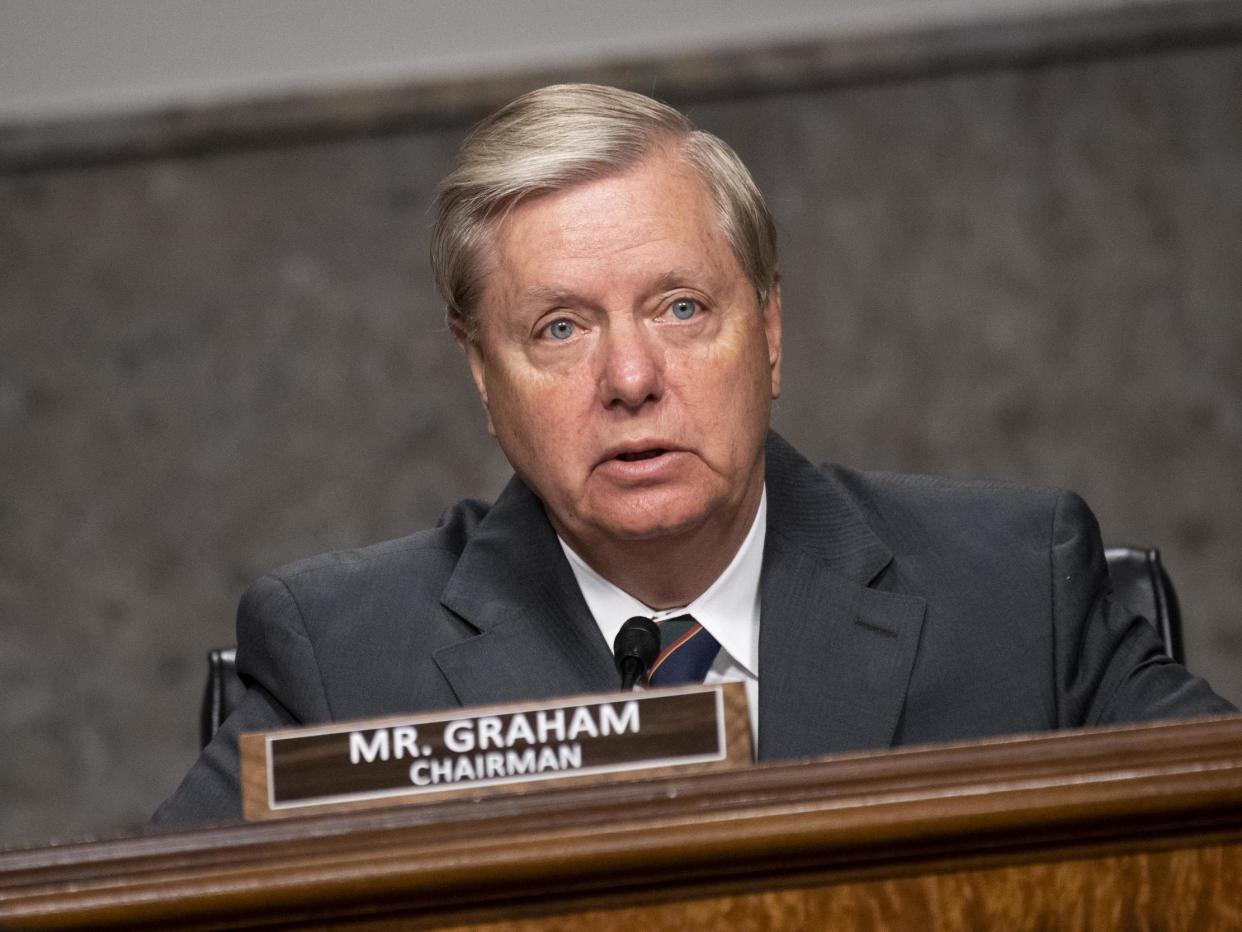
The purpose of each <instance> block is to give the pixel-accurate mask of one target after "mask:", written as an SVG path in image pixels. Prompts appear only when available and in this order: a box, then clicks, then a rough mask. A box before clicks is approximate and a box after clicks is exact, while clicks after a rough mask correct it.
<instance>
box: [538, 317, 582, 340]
mask: <svg viewBox="0 0 1242 932" xmlns="http://www.w3.org/2000/svg"><path fill="white" fill-rule="evenodd" d="M575 329H576V328H575V327H574V322H573V321H572V320H565V319H564V318H562V319H561V320H554V321H552V323H550V324H548V326H547V327H545V328H544V330H545V332H546V333H547V334H548V336H550V337H551V338H552V339H553V340H568V339H569V338H570V337H572V336H573V335H574V330H575Z"/></svg>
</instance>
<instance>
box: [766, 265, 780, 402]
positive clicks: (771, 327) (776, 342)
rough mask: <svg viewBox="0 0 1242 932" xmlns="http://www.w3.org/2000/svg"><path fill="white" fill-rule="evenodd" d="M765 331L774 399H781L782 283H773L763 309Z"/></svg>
mask: <svg viewBox="0 0 1242 932" xmlns="http://www.w3.org/2000/svg"><path fill="white" fill-rule="evenodd" d="M763 330H764V333H765V335H766V336H767V338H768V366H769V367H770V368H771V370H772V397H773V398H779V397H781V283H780V282H779V281H777V282H773V283H772V288H771V290H769V291H768V304H767V307H765V308H764V309H763Z"/></svg>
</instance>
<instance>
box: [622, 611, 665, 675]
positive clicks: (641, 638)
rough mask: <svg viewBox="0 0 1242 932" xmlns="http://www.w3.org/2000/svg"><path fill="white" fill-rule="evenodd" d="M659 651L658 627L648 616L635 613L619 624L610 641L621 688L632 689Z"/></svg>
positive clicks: (645, 673) (645, 672)
mask: <svg viewBox="0 0 1242 932" xmlns="http://www.w3.org/2000/svg"><path fill="white" fill-rule="evenodd" d="M659 653H660V627H659V625H657V624H656V623H655V622H654V621H652V620H651V619H650V618H644V617H643V616H642V615H635V616H634V617H633V618H631V619H630V620H629V621H627V622H626V623H625V624H623V625H622V626H621V630H620V631H618V632H617V638H616V640H614V641H613V642H612V654H613V658H614V659H615V660H616V662H617V672H618V673H620V674H621V688H622V689H623V690H624V689H633V688H634V684H635V683H637V682H638V681H639V680H641V679H642V678H643V677H644V676H646V675H647V670H649V669H650V668H651V664H652V663H654V662H655V659H656V657H657V656H658V655H659Z"/></svg>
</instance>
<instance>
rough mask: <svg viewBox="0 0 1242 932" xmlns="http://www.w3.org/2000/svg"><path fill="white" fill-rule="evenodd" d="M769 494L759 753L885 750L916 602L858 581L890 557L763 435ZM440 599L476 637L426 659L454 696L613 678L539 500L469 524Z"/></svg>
mask: <svg viewBox="0 0 1242 932" xmlns="http://www.w3.org/2000/svg"><path fill="white" fill-rule="evenodd" d="M767 488H768V529H767V538H766V544H765V547H764V562H763V575H762V579H761V582H760V593H761V595H760V598H761V605H762V623H761V627H760V646H759V677H760V684H761V687H760V708H759V753H760V757H761V758H764V759H778V758H788V757H809V756H815V755H819V754H827V753H832V752H838V751H848V750H855V749H859V748H868V747H887V746H888V745H889V744H890V743H891V742H892V739H893V733H894V731H895V729H896V727H897V722H898V720H899V718H900V715H901V710H902V707H903V705H904V702H905V694H906V687H907V685H908V683H909V678H910V672H911V669H912V667H913V664H914V657H915V653H916V650H917V647H918V638H919V632H920V631H921V628H922V623H923V614H924V609H925V603H924V601H923V600H922V599H921V598H917V597H913V596H906V595H900V594H896V593H891V592H884V591H880V590H878V589H873V588H868V586H869V584H870V583H871V582H873V581H874V580H875V578H876V577H877V576H878V575H879V574H880V572H881V571H882V570H883V569H884V567H885V566H886V565H887V564H888V563H889V562H890V560H891V559H892V555H891V553H890V552H889V550H888V549H887V548H886V547H885V546H884V544H883V543H882V542H881V541H880V540H879V538H878V537H876V535H875V533H874V532H873V531H872V530H871V528H870V526H869V525H868V524H867V522H866V520H865V519H864V518H863V516H862V514H861V513H860V511H859V509H858V506H857V505H856V504H855V503H854V501H853V497H852V496H851V494H850V493H849V492H848V490H846V489H845V488H844V487H842V486H841V485H840V483H839V482H838V481H837V480H835V479H834V478H832V477H831V476H829V475H826V474H825V473H824V472H822V471H820V470H819V469H816V468H815V467H814V466H812V465H811V464H810V463H808V462H807V461H806V460H805V459H803V458H802V457H801V456H800V455H799V454H798V453H797V452H796V451H795V450H793V448H792V447H790V446H789V445H788V444H787V443H785V442H784V441H783V440H782V439H781V438H780V437H778V436H777V435H776V434H771V435H770V436H769V440H768V445H767ZM442 603H443V605H444V606H445V607H446V608H447V609H449V610H450V611H452V612H454V613H455V614H457V615H458V616H460V617H461V618H462V619H464V620H465V621H466V622H468V623H469V624H470V625H472V626H473V627H474V628H475V629H476V630H477V632H478V633H477V634H475V635H474V636H472V637H469V638H467V639H465V640H463V641H461V642H459V643H457V644H453V645H451V646H448V647H443V648H441V649H439V650H437V651H436V652H435V654H434V658H435V662H436V664H437V665H438V666H439V668H440V670H441V671H442V673H443V674H444V676H445V677H446V679H447V680H448V682H449V684H450V686H451V687H452V689H453V691H454V693H455V695H456V696H457V698H458V701H460V702H461V703H462V705H484V704H489V703H495V702H510V701H519V700H526V699H541V698H552V697H556V696H567V695H574V694H580V693H592V692H607V691H609V690H613V689H616V687H617V674H616V671H615V669H614V668H613V663H612V652H611V650H610V648H609V645H608V644H607V643H605V641H604V637H603V635H601V634H600V631H599V628H598V626H597V625H596V624H595V620H594V619H593V618H592V617H591V613H590V610H589V609H588V608H587V606H586V603H585V601H584V600H583V598H582V594H581V592H580V591H579V589H578V585H577V582H576V581H575V579H574V577H573V571H572V570H570V568H569V564H568V562H567V561H566V560H565V556H564V554H563V553H562V551H561V548H560V544H559V543H558V542H557V540H556V534H555V532H554V531H553V530H552V527H551V525H550V524H549V523H548V520H547V517H546V515H545V513H544V510H543V506H542V504H540V502H539V500H538V499H537V498H536V497H535V496H534V494H533V493H531V492H530V490H529V489H528V488H527V487H526V486H525V484H524V483H522V482H521V480H519V479H516V478H515V479H513V480H512V481H511V482H510V483H509V486H508V487H507V488H506V489H505V491H504V493H503V494H502V495H501V497H500V499H499V500H498V501H497V502H496V504H495V505H494V506H493V507H492V508H491V509H490V510H489V512H488V514H487V516H486V517H485V518H484V519H483V520H482V521H481V522H480V523H479V525H478V527H477V528H475V529H474V531H473V533H472V534H471V536H470V540H469V542H468V543H467V545H466V547H465V549H464V550H463V552H462V555H461V558H460V559H459V561H458V564H457V568H456V569H455V571H454V573H453V575H452V577H451V578H450V580H449V584H448V586H447V587H446V588H445V591H444V595H443V597H442Z"/></svg>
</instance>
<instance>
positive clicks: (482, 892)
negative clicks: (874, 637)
mask: <svg viewBox="0 0 1242 932" xmlns="http://www.w3.org/2000/svg"><path fill="white" fill-rule="evenodd" d="M1240 861H1242V717H1227V718H1221V719H1215V720H1204V721H1199V722H1188V723H1169V724H1156V725H1146V726H1135V727H1130V728H1119V729H1108V730H1099V731H1084V732H1075V733H1062V734H1055V735H1043V736H1036V737H1028V738H1012V739H1004V740H999V741H994V742H981V743H973V744H962V745H952V746H939V747H928V748H919V749H908V750H898V751H891V752H880V753H872V754H854V755H844V756H839V757H836V758H828V759H823V760H819V761H807V762H799V763H789V764H780V765H767V766H755V767H750V768H745V769H740V770H731V771H724V772H715V773H705V774H700V775H695V776H671V777H664V778H660V779H652V780H645V781H636V782H629V783H609V784H595V785H589V786H571V787H565V788H562V789H559V790H547V791H541V792H537V793H536V792H532V793H530V794H528V795H525V796H521V797H498V798H494V799H485V800H477V801H476V800H446V801H444V802H442V803H438V804H433V805H426V806H419V807H406V808H401V809H385V810H369V811H363V812H350V813H337V814H332V815H323V816H313V817H309V818H305V819H292V820H283V821H278V822H268V823H259V824H254V825H242V826H231V827H221V828H214V829H202V830H198V831H192V832H183V833H180V834H170V835H164V836H160V835H151V836H147V837H143V838H132V839H125V840H120V841H111V842H96V843H91V844H81V845H67V846H63V847H59V848H44V849H35V850H31V851H14V852H8V853H5V854H0V927H5V928H8V927H17V928H107V927H130V928H135V927H148V928H224V927H229V928H244V927H251V928H259V927H264V928H351V929H394V928H459V929H465V928H480V929H496V930H500V929H515V930H516V929H568V928H574V929H580V928H590V929H594V930H599V932H602V930H608V929H614V928H615V929H620V928H623V927H624V928H642V929H674V928H741V929H766V928H780V929H798V928H815V929H820V928H829V927H831V928H834V929H835V928H842V929H854V928H856V929H880V928H897V929H902V928H921V929H926V928H964V929H995V928H1003V929H1100V928H1107V929H1117V928H1124V929H1145V928H1146V929H1196V930H1199V929H1226V928H1239V927H1242V921H1240V917H1242V892H1240V889H1242V885H1239V884H1238V882H1237V878H1238V876H1239V868H1242V863H1240ZM5 923H8V925H5Z"/></svg>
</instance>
